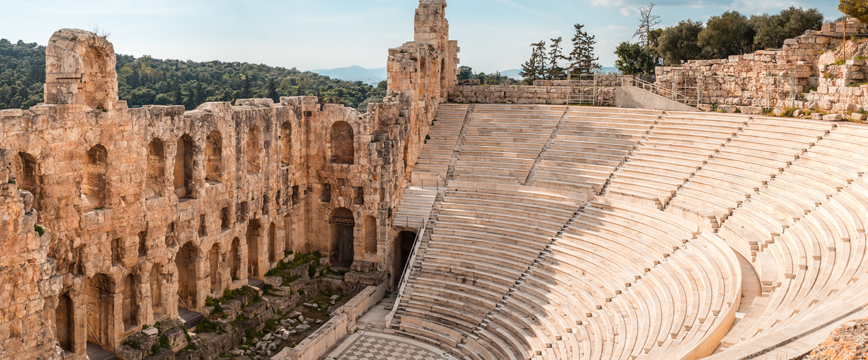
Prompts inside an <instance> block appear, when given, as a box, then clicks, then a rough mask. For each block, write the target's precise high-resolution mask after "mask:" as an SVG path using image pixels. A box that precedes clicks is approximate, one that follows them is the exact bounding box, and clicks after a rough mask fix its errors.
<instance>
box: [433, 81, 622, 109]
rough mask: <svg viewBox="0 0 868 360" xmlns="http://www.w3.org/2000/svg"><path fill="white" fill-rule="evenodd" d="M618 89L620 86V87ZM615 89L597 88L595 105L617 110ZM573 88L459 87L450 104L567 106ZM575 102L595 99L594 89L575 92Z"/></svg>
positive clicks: (589, 88)
mask: <svg viewBox="0 0 868 360" xmlns="http://www.w3.org/2000/svg"><path fill="white" fill-rule="evenodd" d="M617 86H620V84H618V85H617ZM615 89H616V87H615V86H612V87H598V88H597V89H596V101H597V105H598V106H615ZM569 93H570V88H569V87H567V86H528V85H493V86H482V85H459V86H455V87H453V88H452V90H451V91H450V92H449V101H453V102H458V103H479V104H541V105H563V104H566V103H567V97H568V94H569ZM572 93H573V99H574V102H575V99H577V98H578V97H579V96H581V95H580V94H584V96H585V97H587V98H593V97H594V89H593V88H592V87H581V88H578V87H576V88H573V89H572Z"/></svg>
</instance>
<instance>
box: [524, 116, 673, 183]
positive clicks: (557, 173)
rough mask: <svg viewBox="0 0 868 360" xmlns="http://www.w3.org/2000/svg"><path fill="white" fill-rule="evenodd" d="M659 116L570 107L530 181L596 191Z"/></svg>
mask: <svg viewBox="0 0 868 360" xmlns="http://www.w3.org/2000/svg"><path fill="white" fill-rule="evenodd" d="M659 117H660V113H659V112H651V113H648V114H630V115H627V114H618V113H600V112H589V111H586V110H583V109H581V108H574V109H570V110H569V111H568V112H567V114H566V116H565V121H564V124H563V126H562V127H561V129H560V131H559V132H558V135H557V137H556V138H555V139H554V141H553V142H552V144H551V146H550V147H549V148H548V149H547V150H546V152H545V157H544V159H543V160H542V161H541V162H540V164H539V165H538V167H537V169H536V174H535V175H536V176H535V177H534V182H533V183H532V184H534V185H535V184H538V185H540V186H547V187H552V188H563V189H569V188H573V187H582V186H590V187H592V188H593V189H594V190H595V191H599V190H600V189H601V188H602V186H603V185H604V184H605V183H606V180H607V179H608V178H609V175H610V174H611V173H612V171H614V170H615V168H616V167H617V166H618V165H619V164H621V162H622V161H623V160H624V158H625V157H626V156H627V155H628V153H629V152H630V150H632V149H633V147H634V146H635V145H636V143H638V141H639V140H640V139H641V138H642V137H643V136H645V135H646V133H647V132H648V130H650V128H651V126H652V125H653V124H654V123H655V122H656V121H657V120H658V119H659Z"/></svg>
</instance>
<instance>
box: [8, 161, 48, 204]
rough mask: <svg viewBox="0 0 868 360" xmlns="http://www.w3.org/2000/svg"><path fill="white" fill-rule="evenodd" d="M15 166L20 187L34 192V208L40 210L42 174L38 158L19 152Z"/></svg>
mask: <svg viewBox="0 0 868 360" xmlns="http://www.w3.org/2000/svg"><path fill="white" fill-rule="evenodd" d="M13 165H14V166H15V177H16V178H17V179H16V180H17V181H18V188H20V189H21V190H24V191H28V192H30V193H31V194H33V208H34V209H36V210H39V209H40V207H39V200H40V197H41V194H40V183H41V181H40V176H39V175H38V173H39V165H38V164H37V163H36V158H35V157H33V155H30V154H28V153H24V152H21V153H18V158H17V159H15V161H14V162H13Z"/></svg>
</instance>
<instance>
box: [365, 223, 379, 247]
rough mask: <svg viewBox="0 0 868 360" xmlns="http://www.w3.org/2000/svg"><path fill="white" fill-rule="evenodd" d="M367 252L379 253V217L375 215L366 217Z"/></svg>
mask: <svg viewBox="0 0 868 360" xmlns="http://www.w3.org/2000/svg"><path fill="white" fill-rule="evenodd" d="M365 252H366V253H368V254H376V253H377V218H375V217H373V216H367V217H365Z"/></svg>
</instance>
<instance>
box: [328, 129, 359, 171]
mask: <svg viewBox="0 0 868 360" xmlns="http://www.w3.org/2000/svg"><path fill="white" fill-rule="evenodd" d="M353 139H354V137H353V127H352V126H350V124H348V123H347V122H346V121H338V122H336V123H334V125H332V129H331V146H332V156H331V161H332V162H333V163H337V164H352V163H353V162H354V161H355V148H354V146H355V145H354V144H355V143H354V140H353Z"/></svg>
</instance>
